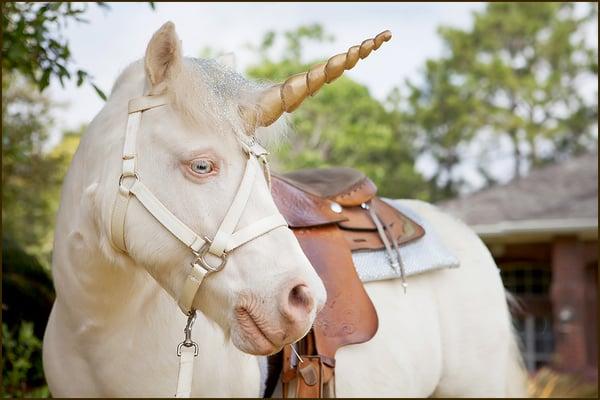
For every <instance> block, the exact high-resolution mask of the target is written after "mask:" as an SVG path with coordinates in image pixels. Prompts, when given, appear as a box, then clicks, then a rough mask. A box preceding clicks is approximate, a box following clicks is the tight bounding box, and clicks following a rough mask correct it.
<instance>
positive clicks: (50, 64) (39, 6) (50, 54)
mask: <svg viewBox="0 0 600 400" xmlns="http://www.w3.org/2000/svg"><path fill="white" fill-rule="evenodd" d="M96 4H97V5H98V6H100V7H103V8H105V9H108V8H109V6H108V5H107V4H106V3H105V2H96ZM149 4H150V6H151V7H152V8H153V9H154V3H153V2H150V3H149ZM88 9H89V4H88V3H70V2H3V3H2V35H3V41H2V70H3V71H11V72H15V71H18V72H19V73H20V74H21V75H23V76H24V77H26V78H27V79H28V80H29V81H31V82H32V83H34V84H35V86H36V87H37V88H38V89H39V90H40V91H42V90H44V89H45V88H46V87H47V86H48V85H49V84H50V79H51V78H53V77H54V78H57V79H58V80H59V81H60V83H61V85H64V80H65V79H67V80H69V79H72V78H76V79H77V86H80V85H82V84H83V83H84V82H86V81H87V82H89V83H90V84H91V85H92V87H93V88H94V90H96V93H98V95H99V96H100V97H102V98H103V99H104V100H106V95H105V94H104V92H103V91H102V90H101V89H100V88H98V86H96V85H95V84H94V82H93V77H91V76H90V74H89V73H88V72H87V71H86V70H84V69H80V68H75V69H74V68H73V66H72V64H73V59H72V55H71V50H70V47H69V42H68V41H67V40H66V39H65V38H64V37H63V35H62V33H63V30H64V28H65V27H66V26H67V25H68V23H69V22H72V21H76V22H87V21H86V20H85V19H84V18H83V15H84V14H85V13H86V12H87V11H88Z"/></svg>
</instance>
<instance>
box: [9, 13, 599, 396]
mask: <svg viewBox="0 0 600 400" xmlns="http://www.w3.org/2000/svg"><path fill="white" fill-rule="evenodd" d="M150 5H151V6H152V7H154V5H153V3H150ZM89 7H104V8H107V9H109V6H107V5H106V4H105V3H102V2H100V3H96V5H89V4H87V3H76V4H72V3H61V2H57V3H3V4H2V22H3V43H2V70H3V71H2V72H3V73H2V132H3V134H2V226H3V229H2V272H3V274H2V292H3V296H2V339H3V340H2V352H3V357H2V371H3V372H2V377H3V383H2V390H3V396H4V397H22V396H46V395H48V392H47V388H46V387H45V382H44V378H43V371H42V367H41V339H42V336H43V331H44V329H45V324H46V321H47V318H48V314H49V312H50V308H51V305H52V302H53V299H54V293H53V288H52V281H51V275H50V273H49V271H50V264H51V253H52V238H53V225H54V218H55V213H56V210H57V207H58V204H59V198H60V186H61V183H62V179H63V177H64V175H65V173H66V170H67V168H68V165H69V163H70V159H71V157H72V154H73V153H74V151H75V149H76V148H77V145H78V143H79V137H80V136H81V134H82V133H83V132H84V131H85V127H81V128H80V129H78V130H77V131H75V132H63V135H62V140H61V141H60V143H59V144H58V145H56V146H53V147H52V146H49V141H48V135H49V131H50V129H52V127H53V124H54V122H55V121H54V119H53V111H54V110H56V109H58V107H64V105H61V104H57V103H56V102H55V101H53V100H52V99H51V98H50V97H49V96H48V94H47V93H46V92H45V91H44V89H45V88H46V87H47V86H48V84H49V82H50V81H51V80H53V79H57V80H59V81H60V82H61V83H62V82H64V81H68V80H73V81H75V82H76V83H77V84H78V85H83V84H89V85H91V86H90V90H94V91H96V93H98V95H99V96H100V97H104V92H103V91H102V89H101V88H99V87H98V86H97V85H96V84H95V83H94V79H93V76H92V75H91V74H90V73H89V72H88V71H85V70H83V69H81V68H77V66H76V65H74V62H73V60H72V56H71V53H70V50H69V46H68V42H67V41H66V40H65V39H64V38H63V37H62V35H61V32H62V29H63V28H64V26H65V24H67V23H68V22H70V21H80V20H84V17H85V13H86V11H87V10H88V9H89ZM574 9H575V6H574V4H573V3H535V4H534V3H490V4H488V5H487V6H486V7H485V9H484V10H483V11H481V12H478V13H475V14H474V16H473V21H472V25H471V27H470V28H469V29H464V30H460V29H455V28H448V27H440V29H439V37H440V40H442V41H443V43H444V46H445V53H444V55H443V56H441V57H439V58H436V59H430V60H427V62H426V63H425V64H424V65H423V68H422V74H421V76H419V77H418V79H415V80H414V81H407V82H405V83H404V84H403V85H401V86H400V87H396V88H390V92H389V95H388V96H387V99H386V100H385V101H380V100H378V99H376V98H375V97H373V95H372V94H371V93H370V92H369V90H368V88H367V87H366V86H364V85H362V84H360V83H359V82H356V81H354V80H352V79H350V78H348V77H342V78H340V79H338V80H337V81H336V82H335V83H334V84H332V85H328V86H326V87H324V88H323V89H321V91H320V92H319V93H318V94H317V95H316V96H314V97H313V98H311V99H309V100H307V101H306V102H305V104H304V105H303V106H302V107H301V108H300V109H299V110H297V111H296V112H295V113H294V114H293V115H291V120H292V123H293V126H294V128H295V134H294V135H291V136H290V137H289V138H288V140H287V141H284V142H282V143H281V144H280V145H279V146H278V147H277V148H275V149H274V158H275V160H274V163H275V165H276V166H277V169H279V170H292V169H296V168H305V167H317V166H330V165H345V166H350V167H354V168H358V169H360V170H362V171H364V172H365V173H367V174H368V175H369V176H371V177H372V178H373V179H374V181H375V182H376V183H377V184H378V186H379V188H380V194H382V195H385V196H389V197H411V198H420V199H424V200H428V201H433V202H435V201H439V200H442V199H447V198H451V197H453V196H456V195H457V194H459V193H460V192H461V191H463V190H464V189H465V188H466V187H467V186H468V184H467V182H466V181H465V179H464V176H462V175H461V173H460V170H459V169H458V166H459V165H460V164H461V162H464V161H465V158H466V157H470V156H469V155H468V154H472V151H471V152H468V151H466V150H467V149H471V150H472V149H473V148H475V149H476V154H477V156H476V157H477V160H476V161H477V164H478V171H479V173H480V174H481V175H482V176H483V177H485V178H486V181H487V185H493V184H495V183H496V182H495V180H494V178H492V176H491V174H490V173H489V167H490V165H491V164H492V163H493V162H494V157H495V152H496V151H497V148H498V140H500V138H505V139H508V140H509V141H510V143H512V157H513V159H514V161H515V162H514V165H515V167H514V170H513V171H512V176H513V177H514V179H518V178H519V177H520V176H523V175H525V174H527V172H528V170H529V169H530V168H535V167H537V166H539V165H543V164H547V163H552V162H557V161H560V160H563V159H565V158H568V157H572V156H574V155H577V154H579V153H581V152H585V151H589V150H593V149H595V148H597V118H598V106H597V74H598V64H597V49H596V48H590V47H588V46H587V44H586V41H585V40H584V39H585V38H584V37H582V35H583V32H585V30H584V29H583V26H584V25H586V24H589V23H596V24H597V6H596V5H592V4H590V5H589V8H588V9H587V12H586V13H585V15H580V14H576V13H575V12H574ZM331 39H332V37H331V35H330V34H329V33H328V32H327V31H326V30H325V28H324V27H323V26H320V25H317V24H313V25H303V26H299V27H295V28H292V29H289V30H286V31H283V32H275V31H268V32H266V33H265V35H264V37H263V39H262V41H261V42H260V43H256V44H254V45H253V47H251V48H252V50H253V52H254V54H255V56H256V57H255V59H256V61H255V63H254V64H252V65H251V66H250V67H249V68H248V69H247V70H246V71H244V72H245V74H246V75H247V76H249V77H252V78H255V79H269V80H273V81H280V80H282V79H284V78H286V77H287V76H290V75H292V74H294V73H297V72H300V71H304V70H306V69H307V68H308V67H309V66H310V65H312V64H314V63H316V62H321V61H323V59H324V58H326V57H327V56H329V55H325V54H324V55H323V59H318V60H312V59H309V60H307V59H305V57H304V54H305V51H304V50H305V47H306V45H307V44H309V43H320V42H326V41H329V40H331ZM278 44H279V45H281V44H282V45H283V47H281V46H279V47H278V46H277V45H278ZM278 48H283V50H282V51H277V49H278ZM214 53H215V50H214V49H204V50H203V51H202V53H201V54H203V55H211V54H214ZM586 79H587V80H586ZM581 82H592V83H594V84H595V85H596V96H595V98H594V99H593V100H589V99H587V98H585V96H583V95H582V93H581V92H580V87H581ZM423 155H426V156H427V157H430V159H431V160H433V162H434V165H435V173H434V174H433V176H431V177H429V178H427V177H425V176H423V175H422V174H421V173H420V172H419V171H417V170H416V169H415V163H416V160H417V158H418V157H421V156H423Z"/></svg>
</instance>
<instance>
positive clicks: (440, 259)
mask: <svg viewBox="0 0 600 400" xmlns="http://www.w3.org/2000/svg"><path fill="white" fill-rule="evenodd" d="M382 200H384V201H385V202H386V203H388V204H390V205H391V206H392V207H394V208H396V209H397V210H398V211H400V212H401V213H403V214H404V215H406V216H407V217H409V218H410V219H412V220H413V221H415V222H416V223H417V224H419V225H421V226H422V227H423V228H424V229H425V235H424V236H423V237H421V238H420V239H417V240H415V241H414V242H410V243H407V244H405V245H402V246H401V247H400V257H401V258H402V262H403V264H404V273H405V276H407V277H408V276H411V275H416V274H421V273H423V272H427V271H433V270H436V269H440V268H457V267H458V266H459V261H458V258H457V257H456V256H454V254H452V253H451V252H450V251H449V250H448V249H447V248H446V247H445V246H444V245H443V244H442V242H441V240H440V238H439V236H438V234H437V232H436V231H435V227H433V226H431V225H430V224H429V223H428V222H427V221H426V220H425V219H424V218H421V216H420V215H418V214H417V213H416V212H415V211H414V210H412V209H411V208H410V207H408V206H407V205H405V204H401V203H400V202H399V201H398V200H391V199H385V198H382ZM352 259H353V260H354V266H355V267H356V272H358V276H359V277H360V280H361V281H363V282H371V281H381V280H384V279H396V278H400V273H399V272H397V271H395V270H394V269H393V268H392V266H391V265H390V263H389V262H388V258H387V254H386V252H385V250H376V251H354V252H352Z"/></svg>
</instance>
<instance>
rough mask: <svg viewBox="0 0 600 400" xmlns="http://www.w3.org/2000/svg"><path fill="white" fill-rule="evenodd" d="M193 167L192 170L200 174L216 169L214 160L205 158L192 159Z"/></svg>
mask: <svg viewBox="0 0 600 400" xmlns="http://www.w3.org/2000/svg"><path fill="white" fill-rule="evenodd" d="M191 168H192V171H194V172H195V173H197V174H200V175H204V174H210V173H211V172H212V171H213V169H214V168H213V164H212V162H211V161H209V160H204V159H200V160H194V161H192V164H191Z"/></svg>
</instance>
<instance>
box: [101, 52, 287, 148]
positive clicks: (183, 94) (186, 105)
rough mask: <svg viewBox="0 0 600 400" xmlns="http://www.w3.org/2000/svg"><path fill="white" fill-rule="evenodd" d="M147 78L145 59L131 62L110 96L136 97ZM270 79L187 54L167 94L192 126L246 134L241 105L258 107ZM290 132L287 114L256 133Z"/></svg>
mask: <svg viewBox="0 0 600 400" xmlns="http://www.w3.org/2000/svg"><path fill="white" fill-rule="evenodd" d="M143 82H145V72H144V60H143V59H140V60H137V61H135V62H133V63H131V64H130V65H129V66H127V67H126V68H125V69H124V70H123V72H122V73H121V74H120V75H119V77H118V78H117V80H116V81H115V83H114V85H113V87H112V90H111V97H112V96H113V95H116V94H120V95H121V94H122V95H125V96H129V97H136V96H139V95H141V94H142V92H143V85H144V83H143ZM269 85H270V83H268V82H253V81H250V80H248V79H246V78H244V77H243V76H242V75H240V74H238V73H236V72H235V71H232V70H230V69H228V68H227V67H225V66H223V65H221V64H219V63H217V62H216V61H215V60H206V59H196V58H187V57H186V58H185V59H184V68H182V70H181V71H180V73H179V74H178V75H177V76H174V77H172V78H171V79H170V81H169V83H168V86H167V87H168V89H167V90H168V94H169V97H170V101H171V103H172V105H173V107H174V108H175V109H176V110H177V111H178V112H179V113H180V114H181V116H182V117H183V119H184V120H185V121H186V122H187V123H189V124H191V126H195V127H198V126H201V127H204V128H207V129H211V130H213V131H218V132H231V128H233V131H234V132H236V134H239V135H243V134H244V122H243V121H242V119H241V115H240V113H239V108H240V106H243V107H245V108H252V107H255V105H256V104H257V98H258V96H259V95H260V93H261V92H262V90H264V89H265V88H266V87H268V86H269ZM287 132H288V125H287V121H286V119H285V118H280V120H279V121H278V122H277V123H275V124H273V125H271V126H269V127H265V128H259V130H258V131H257V136H258V137H259V138H260V139H262V141H263V142H266V143H267V144H268V143H273V142H277V141H279V140H281V139H282V138H284V137H285V136H286V134H287Z"/></svg>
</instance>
